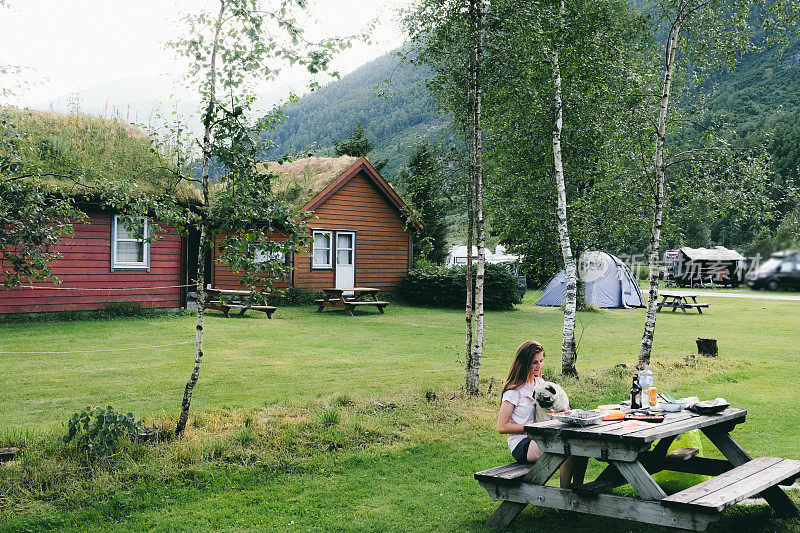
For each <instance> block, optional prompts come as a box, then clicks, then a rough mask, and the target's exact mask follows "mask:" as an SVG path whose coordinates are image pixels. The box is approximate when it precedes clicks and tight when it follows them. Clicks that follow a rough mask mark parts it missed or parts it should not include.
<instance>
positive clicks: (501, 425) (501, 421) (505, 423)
mask: <svg viewBox="0 0 800 533" xmlns="http://www.w3.org/2000/svg"><path fill="white" fill-rule="evenodd" d="M513 410H514V404H513V403H511V402H509V401H507V400H506V401H503V403H501V404H500V413H499V414H498V415H497V431H498V432H499V433H503V434H508V433H516V434H519V433H525V427H524V426H523V425H522V424H515V423H513V422H511V412H512V411H513Z"/></svg>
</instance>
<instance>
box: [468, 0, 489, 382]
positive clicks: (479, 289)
mask: <svg viewBox="0 0 800 533" xmlns="http://www.w3.org/2000/svg"><path fill="white" fill-rule="evenodd" d="M473 2H474V7H473V16H474V17H475V23H474V29H475V52H474V58H475V59H474V61H475V66H474V69H473V87H472V93H473V95H474V118H473V121H472V122H473V124H472V127H473V153H472V165H471V166H472V169H473V171H474V173H475V177H474V179H473V182H474V183H475V233H476V236H477V237H478V266H477V269H476V273H475V344H474V346H473V348H472V357H471V367H470V369H469V372H468V375H467V392H469V393H471V394H477V392H478V381H479V378H480V368H481V356H482V354H483V281H484V276H485V269H486V250H485V246H486V236H485V234H484V227H483V161H482V159H483V146H482V139H481V111H482V109H481V97H482V95H481V83H482V80H481V61H483V50H482V49H483V0H473Z"/></svg>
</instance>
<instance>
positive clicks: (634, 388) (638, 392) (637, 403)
mask: <svg viewBox="0 0 800 533" xmlns="http://www.w3.org/2000/svg"><path fill="white" fill-rule="evenodd" d="M641 408H642V386H641V385H640V382H639V374H638V373H636V374H634V375H633V384H632V385H631V409H641Z"/></svg>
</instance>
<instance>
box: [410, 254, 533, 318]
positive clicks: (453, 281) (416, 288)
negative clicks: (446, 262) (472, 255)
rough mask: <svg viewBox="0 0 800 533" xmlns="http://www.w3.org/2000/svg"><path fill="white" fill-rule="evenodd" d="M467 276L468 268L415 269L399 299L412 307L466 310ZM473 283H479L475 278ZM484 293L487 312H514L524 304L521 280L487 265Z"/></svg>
mask: <svg viewBox="0 0 800 533" xmlns="http://www.w3.org/2000/svg"><path fill="white" fill-rule="evenodd" d="M474 268H475V267H473V269H474ZM466 273H467V267H462V266H457V267H452V268H446V267H443V266H429V267H424V268H414V269H411V270H409V271H408V274H406V276H405V277H404V278H403V280H402V281H401V282H400V285H399V287H398V289H397V295H398V297H399V298H400V300H401V301H404V302H406V303H409V304H411V305H420V306H425V307H439V308H445V309H463V308H464V307H465V306H466V294H467V281H466ZM472 279H473V280H474V279H475V275H474V274H473V278H472ZM483 291H484V307H485V309H487V310H503V309H511V308H513V307H514V304H518V303H520V296H519V292H518V285H517V278H516V277H514V276H513V275H512V274H511V272H510V271H509V270H508V269H507V268H506V267H504V266H501V265H493V264H488V263H487V264H486V272H485V277H484V289H483Z"/></svg>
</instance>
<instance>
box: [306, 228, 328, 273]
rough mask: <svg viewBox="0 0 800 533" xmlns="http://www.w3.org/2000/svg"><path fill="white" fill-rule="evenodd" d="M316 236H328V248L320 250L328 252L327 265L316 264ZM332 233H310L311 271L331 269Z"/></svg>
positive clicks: (316, 231)
mask: <svg viewBox="0 0 800 533" xmlns="http://www.w3.org/2000/svg"><path fill="white" fill-rule="evenodd" d="M317 235H327V236H328V244H329V246H328V248H320V250H327V251H328V254H327V255H328V262H327V263H317V254H316V248H315V246H316V241H317ZM332 259H333V232H332V231H320V230H314V231H312V232H311V268H312V269H328V270H330V269H333V261H332Z"/></svg>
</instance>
